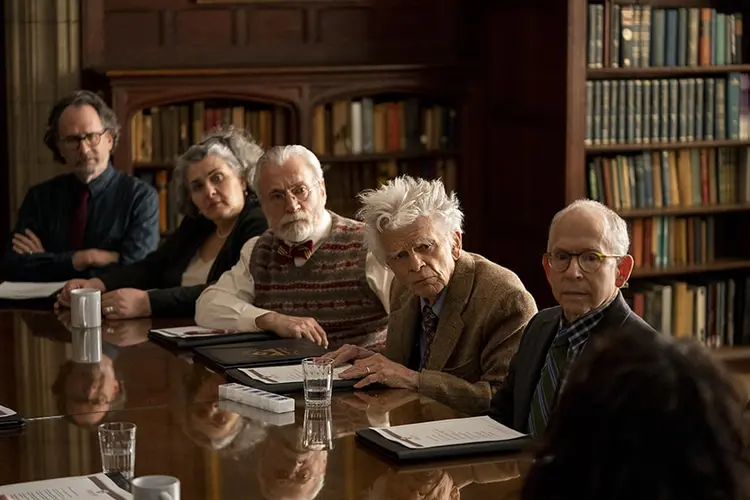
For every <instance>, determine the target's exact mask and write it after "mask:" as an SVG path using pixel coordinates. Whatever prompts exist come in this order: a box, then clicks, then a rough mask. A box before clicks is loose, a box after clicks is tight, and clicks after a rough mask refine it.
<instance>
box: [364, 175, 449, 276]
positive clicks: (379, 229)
mask: <svg viewBox="0 0 750 500" xmlns="http://www.w3.org/2000/svg"><path fill="white" fill-rule="evenodd" d="M359 200H360V202H361V203H362V208H361V209H360V210H359V212H358V214H357V217H358V218H359V219H360V220H361V221H363V222H364V223H365V233H364V234H365V243H366V245H367V247H368V248H369V249H370V251H372V253H373V254H374V255H375V257H376V258H377V259H378V260H380V262H383V263H384V262H385V257H386V255H385V250H384V249H383V247H382V245H381V242H380V235H381V234H382V233H383V231H385V230H394V229H401V228H403V227H406V226H408V225H411V224H413V223H414V222H415V221H416V220H417V219H419V218H420V217H430V218H431V219H432V220H433V221H435V222H438V223H440V224H441V225H442V228H443V230H444V231H445V236H446V238H448V239H449V238H450V236H451V235H452V234H453V233H455V232H463V228H462V226H463V219H464V214H463V212H462V211H461V205H460V203H459V202H458V197H456V193H451V194H450V195H448V194H447V193H446V192H445V186H444V185H443V181H442V180H440V179H436V180H426V179H421V178H416V179H415V178H414V177H410V176H408V175H403V176H401V177H397V178H395V179H391V180H389V181H388V182H387V183H386V184H384V185H382V186H380V187H379V188H378V189H368V190H365V191H363V192H362V193H360V195H359Z"/></svg>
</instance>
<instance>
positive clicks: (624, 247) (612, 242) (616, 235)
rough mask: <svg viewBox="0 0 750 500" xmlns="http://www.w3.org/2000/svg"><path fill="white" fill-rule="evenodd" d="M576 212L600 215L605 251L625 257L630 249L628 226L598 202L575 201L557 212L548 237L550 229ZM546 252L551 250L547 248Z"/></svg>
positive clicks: (612, 211)
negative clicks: (581, 211)
mask: <svg viewBox="0 0 750 500" xmlns="http://www.w3.org/2000/svg"><path fill="white" fill-rule="evenodd" d="M577 210H588V211H591V212H596V213H598V214H600V215H601V216H602V221H603V222H604V243H605V245H606V246H607V251H608V252H611V253H612V254H613V255H620V256H621V255H627V253H628V250H629V249H630V235H629V234H628V224H627V223H626V222H625V220H624V219H623V218H622V217H620V216H619V215H617V212H615V211H614V210H612V209H611V208H609V207H608V206H606V205H604V204H602V203H599V202H598V201H594V200H588V199H580V200H576V201H574V202H573V203H571V204H570V205H568V206H567V207H565V208H563V209H562V210H560V211H559V212H557V213H556V214H555V216H554V217H553V218H552V222H551V223H550V225H549V235H551V234H552V229H553V228H554V227H555V224H557V223H558V222H559V221H560V219H562V218H563V217H565V215H567V214H569V213H570V212H574V211H577ZM547 245H549V237H548V238H547ZM547 250H551V249H550V248H549V246H548V247H547Z"/></svg>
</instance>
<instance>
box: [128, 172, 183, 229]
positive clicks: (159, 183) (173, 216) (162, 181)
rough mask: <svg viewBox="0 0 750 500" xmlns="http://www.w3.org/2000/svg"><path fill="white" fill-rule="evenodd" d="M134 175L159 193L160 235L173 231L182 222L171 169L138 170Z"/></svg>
mask: <svg viewBox="0 0 750 500" xmlns="http://www.w3.org/2000/svg"><path fill="white" fill-rule="evenodd" d="M135 176H136V177H138V178H139V179H141V180H142V181H143V182H146V183H147V184H150V185H152V186H154V188H155V189H156V192H157V193H158V195H159V231H160V232H161V234H162V235H167V234H169V233H171V232H173V231H174V230H175V229H177V228H178V227H179V226H180V223H182V218H183V214H181V213H180V210H179V207H178V206H177V197H176V196H175V192H174V189H173V187H172V186H173V185H172V183H171V182H170V181H171V170H166V169H165V170H139V171H137V172H135Z"/></svg>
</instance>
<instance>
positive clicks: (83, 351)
mask: <svg viewBox="0 0 750 500" xmlns="http://www.w3.org/2000/svg"><path fill="white" fill-rule="evenodd" d="M71 335H72V337H73V361H74V362H76V363H99V362H100V361H101V360H102V327H101V326H97V327H94V328H73V331H72V332H71Z"/></svg>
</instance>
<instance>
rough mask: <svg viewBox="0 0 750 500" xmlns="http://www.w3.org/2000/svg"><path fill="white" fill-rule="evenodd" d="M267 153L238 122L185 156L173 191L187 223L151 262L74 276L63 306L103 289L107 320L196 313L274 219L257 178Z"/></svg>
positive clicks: (178, 165) (64, 292)
mask: <svg viewBox="0 0 750 500" xmlns="http://www.w3.org/2000/svg"><path fill="white" fill-rule="evenodd" d="M262 154H263V150H262V149H261V147H260V146H259V145H257V144H256V143H255V141H254V140H253V138H252V137H251V136H250V135H249V134H247V133H245V132H243V131H241V130H239V129H235V128H234V127H228V128H218V129H216V130H214V131H212V132H210V133H208V135H206V136H205V137H204V138H203V139H202V140H201V141H200V142H199V143H197V144H194V145H193V146H191V147H190V148H189V149H188V150H187V151H186V152H185V153H184V154H183V155H182V156H180V157H179V158H178V159H177V163H176V165H175V169H174V172H173V174H172V186H171V189H173V190H175V195H176V196H177V200H178V206H179V207H180V212H181V213H182V214H184V215H185V218H184V219H183V221H182V223H181V224H180V226H179V228H178V229H177V231H175V233H174V234H173V235H171V236H170V237H169V238H168V239H167V240H166V241H165V242H164V243H163V244H162V245H161V246H160V247H159V249H157V250H156V251H154V252H153V253H151V254H149V255H148V256H147V257H146V258H145V259H144V260H142V261H140V262H137V263H134V264H131V265H129V266H125V267H122V268H120V269H117V270H115V271H113V272H111V273H109V274H106V275H103V276H100V277H98V278H93V279H89V280H81V279H76V280H71V281H68V282H67V283H66V284H65V286H64V287H63V289H62V291H61V292H60V294H59V296H58V301H57V304H56V305H55V306H56V307H60V306H63V307H69V301H70V291H71V290H73V289H75V288H83V287H85V288H96V289H98V290H101V291H102V294H103V295H102V313H103V316H104V317H106V318H107V319H124V318H136V317H146V316H161V317H192V316H193V315H194V314H195V301H196V299H197V298H198V296H199V295H200V294H201V292H202V291H203V289H204V288H205V287H206V286H207V284H209V283H211V282H213V281H216V280H217V279H218V278H219V276H221V274H222V273H223V272H224V271H227V270H228V269H230V268H231V267H232V266H233V265H234V264H235V263H236V262H237V261H238V260H239V256H240V250H241V249H242V245H243V244H244V243H245V242H246V241H247V240H248V239H250V238H252V237H254V236H258V235H260V234H262V233H263V232H264V231H265V230H266V229H267V228H268V224H267V222H266V218H265V216H264V215H263V213H262V212H261V210H260V204H259V203H258V201H257V199H256V197H255V195H254V193H253V192H252V190H251V189H250V180H251V179H252V178H253V174H254V172H255V164H256V163H257V161H258V159H259V158H260V156H261V155H262Z"/></svg>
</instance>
